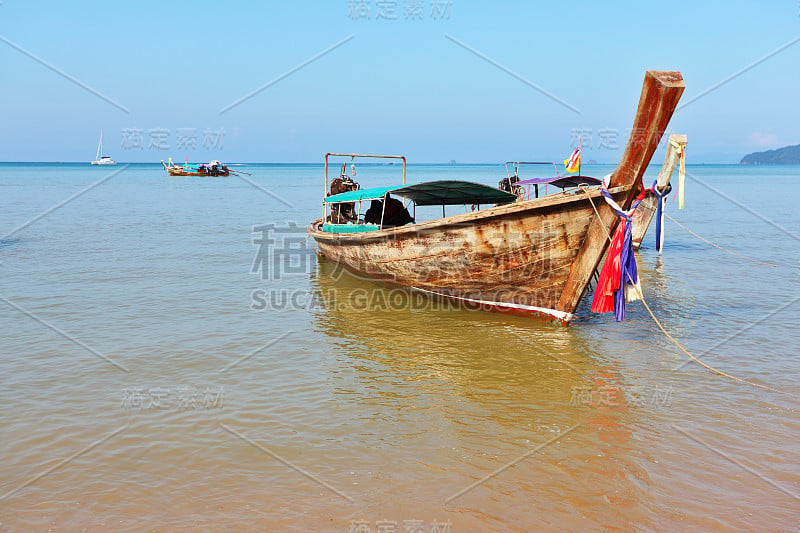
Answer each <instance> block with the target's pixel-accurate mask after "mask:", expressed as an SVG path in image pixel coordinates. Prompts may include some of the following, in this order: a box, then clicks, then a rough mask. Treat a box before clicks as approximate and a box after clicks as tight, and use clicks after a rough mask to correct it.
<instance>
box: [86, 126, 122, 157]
mask: <svg viewBox="0 0 800 533" xmlns="http://www.w3.org/2000/svg"><path fill="white" fill-rule="evenodd" d="M92 164H93V165H116V164H117V162H116V161H114V160H113V159H111V158H110V157H108V156H107V155H103V130H100V144H99V145H97V155H96V156H94V161H92Z"/></svg>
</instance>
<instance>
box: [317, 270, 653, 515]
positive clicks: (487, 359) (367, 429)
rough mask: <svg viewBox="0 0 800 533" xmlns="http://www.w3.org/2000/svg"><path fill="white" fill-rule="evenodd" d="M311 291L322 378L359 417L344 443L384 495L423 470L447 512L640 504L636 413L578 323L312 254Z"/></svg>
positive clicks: (612, 511)
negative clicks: (563, 501)
mask: <svg viewBox="0 0 800 533" xmlns="http://www.w3.org/2000/svg"><path fill="white" fill-rule="evenodd" d="M311 287H312V290H313V291H314V293H315V294H316V295H317V297H316V298H315V302H316V305H314V308H313V315H314V320H315V323H316V324H315V329H316V330H317V331H318V332H320V333H322V334H323V335H324V336H326V337H327V338H328V339H329V340H328V341H327V344H328V346H329V350H330V351H329V354H330V357H329V358H328V360H329V361H335V363H332V364H334V370H333V371H331V372H330V374H329V377H328V381H329V383H330V386H331V388H332V390H333V391H334V394H335V395H336V396H337V398H338V400H337V401H340V402H342V405H343V406H346V407H343V408H344V409H347V410H356V411H357V412H358V413H359V419H358V424H355V423H354V424H353V426H352V430H353V431H354V432H356V436H355V437H353V439H352V442H348V444H350V445H351V446H352V448H353V449H352V451H353V453H356V452H358V457H359V458H360V459H359V460H360V461H361V463H360V464H361V465H362V468H363V469H364V470H372V471H373V472H376V474H377V473H380V474H377V475H381V476H384V475H385V476H391V479H392V489H393V490H395V491H396V490H405V489H407V488H408V487H413V486H414V484H417V483H419V479H424V478H425V475H426V474H429V473H430V471H434V472H436V473H437V476H439V477H437V479H441V478H444V479H445V481H443V482H441V483H436V482H435V481H432V483H433V485H434V487H436V488H437V490H439V491H440V493H441V500H444V499H447V498H450V500H449V501H448V504H447V505H448V507H449V508H452V509H463V508H473V507H474V508H477V509H481V510H482V512H485V513H489V514H491V510H492V509H493V507H494V506H493V504H491V503H488V502H490V501H502V502H503V503H504V505H512V506H516V505H519V506H524V502H525V501H528V500H529V499H530V498H534V497H535V495H537V494H539V495H541V494H550V493H553V492H554V491H555V492H558V491H560V492H561V493H563V494H567V495H570V494H572V495H574V494H581V497H580V499H581V500H582V501H583V502H584V503H586V504H587V505H589V506H590V507H591V508H593V509H597V511H593V513H594V516H593V517H592V518H591V520H590V521H596V522H599V523H603V522H606V523H608V522H612V521H613V518H614V516H615V515H617V514H618V513H621V512H636V508H637V507H638V505H639V504H640V503H639V502H640V501H643V500H645V498H644V497H642V496H640V493H641V490H642V489H641V488H640V487H639V485H638V484H637V482H634V481H633V479H634V478H635V479H641V478H642V477H643V475H644V474H642V473H641V467H640V466H639V465H638V464H637V462H638V460H639V455H640V454H642V453H646V450H645V451H642V450H639V449H638V448H637V442H638V441H637V440H636V439H633V438H632V434H633V428H635V427H636V425H637V418H638V413H637V411H636V410H633V409H629V406H628V404H627V401H626V398H625V389H626V387H627V385H626V379H625V378H624V377H623V376H622V375H621V374H620V372H619V371H618V370H616V369H615V368H613V367H612V368H609V367H606V366H604V365H602V364H601V363H598V360H597V358H595V357H594V355H593V353H594V352H595V350H596V346H595V345H594V342H593V340H592V337H591V336H590V335H589V334H588V333H587V332H586V331H585V330H583V329H581V328H577V329H573V328H562V327H559V326H557V325H554V324H550V323H547V322H541V321H531V320H528V319H526V318H525V317H521V316H516V315H506V314H497V313H473V312H468V311H465V310H463V309H461V308H459V307H458V304H456V303H454V302H451V301H448V300H443V301H437V300H431V299H429V298H423V299H421V300H417V299H415V296H414V293H411V292H407V293H404V290H403V289H401V288H397V287H393V286H390V285H381V284H375V283H369V284H367V283H364V281H363V280H361V279H359V278H356V277H354V276H352V275H351V274H349V273H348V272H347V271H344V270H342V269H341V268H340V267H339V266H338V265H337V264H336V263H334V262H332V261H326V260H325V259H324V258H322V259H321V260H320V261H319V262H318V267H317V270H316V273H315V275H314V276H313V278H312V280H311ZM356 437H357V438H356ZM556 438H558V440H557V443H556V444H553V445H552V446H545V447H541V445H542V444H543V443H547V442H548V441H551V440H552V439H556ZM386 447H392V448H393V449H402V452H400V451H398V452H396V454H395V455H394V458H395V459H394V460H395V461H398V462H400V463H402V462H403V461H406V463H404V464H403V467H402V469H399V470H398V469H396V468H394V465H387V464H385V463H382V462H381V461H380V458H381V457H384V453H383V450H385V449H386ZM534 453H535V457H531V458H529V459H526V460H524V461H520V462H519V463H516V464H515V465H514V467H513V468H512V469H509V471H508V472H505V473H503V474H502V475H499V476H497V478H495V479H492V480H491V481H490V482H489V483H486V484H485V485H483V486H481V487H480V488H476V490H475V491H472V492H469V493H466V494H463V496H462V495H457V491H458V490H459V489H461V488H462V487H466V486H469V485H470V484H471V483H473V482H474V481H475V480H476V479H480V478H481V477H484V476H486V475H488V474H489V473H490V472H493V471H496V470H497V469H498V468H500V467H502V466H503V465H506V466H508V463H509V462H511V461H514V460H518V459H519V458H520V457H527V456H528V455H533V454H534ZM376 456H377V457H378V458H379V459H377V460H376V459H375V457H376ZM384 472H388V473H384ZM362 485H363V482H362ZM439 485H441V486H439ZM376 490H379V491H380V490H381V489H376ZM441 500H440V501H441ZM528 503H529V502H528ZM421 506H422V508H426V507H425V504H424V503H423V504H421ZM581 520H583V521H582V522H581V521H578V523H582V524H584V526H585V523H586V522H585V521H586V519H585V518H583V519H581ZM507 525H508V524H506V525H505V527H507ZM496 526H497V528H501V525H500V524H499V523H498V524H496ZM490 529H491V528H490ZM520 529H524V527H520ZM578 529H581V528H578ZM583 529H585V527H584V528H583Z"/></svg>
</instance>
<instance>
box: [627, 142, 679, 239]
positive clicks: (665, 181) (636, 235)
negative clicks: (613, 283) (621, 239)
mask: <svg viewBox="0 0 800 533" xmlns="http://www.w3.org/2000/svg"><path fill="white" fill-rule="evenodd" d="M687 142H688V141H687V140H686V135H680V134H677V133H673V134H672V135H670V136H669V143H668V144H667V153H666V155H665V156H664V165H663V166H662V167H661V171H660V172H659V173H658V178H656V188H657V189H658V190H659V191H660V192H661V193H662V194H663V193H664V191H666V190H667V188H668V187H669V182H670V179H672V174H673V173H674V172H675V167H677V166H678V163H679V162H680V160H681V157H682V156H681V154H682V153H683V149H684V148H685V147H686V144H687ZM645 185H647V184H646V183H645ZM657 208H658V198H656V195H655V194H653V192H652V191H651V190H649V189H648V191H647V195H646V196H645V197H644V200H642V203H640V204H639V207H637V208H636V211H634V212H633V227H632V228H631V241H632V243H633V248H634V249H638V248H639V246H641V244H642V239H644V234H645V233H646V232H647V228H648V227H649V226H650V222H651V221H652V220H653V216H655V214H656V210H657Z"/></svg>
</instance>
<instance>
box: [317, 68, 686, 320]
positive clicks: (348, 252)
mask: <svg viewBox="0 0 800 533" xmlns="http://www.w3.org/2000/svg"><path fill="white" fill-rule="evenodd" d="M683 87H684V85H683V78H682V77H681V75H680V73H677V72H652V71H648V73H647V74H646V75H645V83H644V87H643V89H642V95H641V97H640V100H639V108H638V111H637V115H636V119H635V120H634V127H633V130H632V131H633V133H632V135H631V139H630V140H629V141H628V145H627V147H626V150H625V153H624V155H623V158H622V160H621V161H620V164H619V165H618V167H617V169H616V171H615V172H614V173H613V174H612V177H611V180H610V184H609V188H610V192H611V193H612V195H613V196H614V199H615V200H616V201H617V203H619V204H620V205H621V207H622V208H623V209H627V208H628V207H629V206H630V204H631V201H632V200H633V198H634V196H635V195H636V194H637V193H638V192H639V191H640V190H641V188H642V175H643V174H644V172H645V170H646V168H647V165H648V163H649V161H650V159H651V157H652V155H653V152H654V151H655V149H656V146H657V145H658V142H659V141H660V140H661V136H662V134H663V132H664V130H665V129H666V127H667V124H668V123H669V119H670V117H671V116H672V113H673V111H674V109H675V106H676V105H677V103H678V100H679V99H680V95H681V93H682V92H683ZM618 222H619V217H618V216H617V215H616V214H615V213H614V211H613V210H612V209H611V208H610V207H609V206H608V205H606V203H605V202H604V201H603V200H602V197H601V195H600V191H599V190H593V191H591V192H586V191H579V192H573V193H571V194H570V193H566V194H559V195H552V196H547V197H544V198H539V199H535V200H528V201H524V202H517V203H514V204H510V205H505V206H498V207H494V208H490V209H485V210H482V211H476V212H471V213H466V214H462V215H455V216H451V217H447V218H443V219H440V220H433V221H429V222H423V223H419V224H413V225H410V226H404V227H400V228H392V229H383V230H378V231H371V232H365V233H356V234H341V233H329V232H323V231H322V230H321V223H322V220H316V221H314V222H312V223H311V225H310V226H309V227H308V233H309V235H310V236H311V237H313V238H314V240H315V241H316V242H317V246H318V247H319V250H320V252H321V253H322V254H323V255H325V256H326V257H327V258H329V259H330V260H333V261H335V262H337V263H340V264H341V265H343V266H344V267H346V268H347V269H348V270H350V271H351V272H354V273H357V274H359V275H362V276H364V277H366V278H370V279H376V280H380V281H385V282H390V283H393V284H397V285H401V286H405V287H409V288H413V289H416V290H420V291H424V292H426V293H429V294H433V295H438V296H443V297H446V298H451V299H456V300H463V301H466V302H470V303H478V304H480V305H481V306H486V307H489V308H493V309H498V310H507V311H517V312H524V313H531V314H534V315H541V316H545V317H548V318H552V319H555V320H558V321H561V322H563V323H567V322H569V321H570V320H571V319H572V317H573V313H574V312H575V309H576V307H577V306H578V303H579V302H580V299H581V297H582V296H583V293H584V292H585V291H586V288H587V286H588V284H589V280H590V278H591V276H592V274H593V273H594V271H595V270H596V269H597V266H598V264H599V263H600V260H601V259H602V257H603V255H604V254H605V251H606V249H607V248H608V244H609V234H611V233H613V230H614V228H615V227H616V224H617V223H618Z"/></svg>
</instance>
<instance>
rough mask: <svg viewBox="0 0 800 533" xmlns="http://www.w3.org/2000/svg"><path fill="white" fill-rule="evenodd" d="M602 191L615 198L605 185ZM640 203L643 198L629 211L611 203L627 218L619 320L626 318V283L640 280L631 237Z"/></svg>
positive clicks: (617, 309)
mask: <svg viewBox="0 0 800 533" xmlns="http://www.w3.org/2000/svg"><path fill="white" fill-rule="evenodd" d="M602 192H603V196H605V197H606V198H609V199H611V200H613V199H614V198H613V197H612V196H611V193H609V192H608V191H607V190H606V188H605V187H603V189H602ZM639 203H641V200H636V201H635V202H633V205H632V206H631V208H630V210H628V212H627V213H626V212H625V211H620V210H619V209H617V208H616V207H614V206H613V205H611V204H609V205H610V206H611V208H612V209H613V210H614V211H615V212H616V213H617V214H618V215H619V216H621V217H622V218H623V219H624V220H625V235H624V236H623V239H622V251H621V252H620V258H619V289H617V291H616V292H614V318H615V319H616V320H617V322H622V321H623V320H625V284H626V283H630V284H631V285H636V283H637V282H638V281H639V271H638V269H637V268H636V257H635V256H634V254H633V242H632V241H633V239H632V237H631V227H632V225H633V224H632V221H633V212H634V211H635V210H636V208H637V207H638V206H639ZM629 213H630V214H629ZM606 261H608V259H606Z"/></svg>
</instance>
